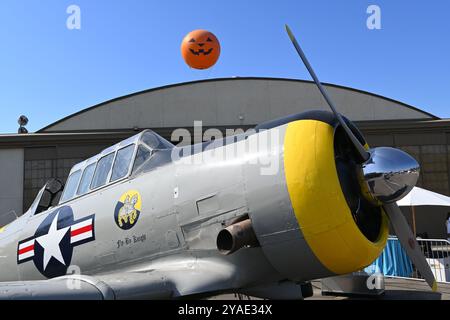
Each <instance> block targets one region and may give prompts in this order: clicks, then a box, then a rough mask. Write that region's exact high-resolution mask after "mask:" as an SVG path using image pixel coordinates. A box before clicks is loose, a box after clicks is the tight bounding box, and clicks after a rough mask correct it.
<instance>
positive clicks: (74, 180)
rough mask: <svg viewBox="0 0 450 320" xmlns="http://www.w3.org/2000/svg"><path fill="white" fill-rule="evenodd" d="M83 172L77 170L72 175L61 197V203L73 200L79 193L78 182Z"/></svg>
mask: <svg viewBox="0 0 450 320" xmlns="http://www.w3.org/2000/svg"><path fill="white" fill-rule="evenodd" d="M80 177H81V170H77V171H75V172H74V173H72V174H71V175H70V176H69V178H68V179H67V183H66V186H65V188H64V191H63V194H62V196H61V200H60V202H65V201H67V200H70V199H72V198H73V197H74V196H75V192H76V191H77V186H78V182H79V181H80Z"/></svg>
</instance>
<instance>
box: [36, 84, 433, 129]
mask: <svg viewBox="0 0 450 320" xmlns="http://www.w3.org/2000/svg"><path fill="white" fill-rule="evenodd" d="M325 86H326V87H327V89H328V91H329V93H330V95H331V96H332V97H333V99H334V101H335V103H336V105H337V106H338V107H339V111H340V112H341V113H342V114H344V115H346V116H348V117H349V118H350V119H352V120H353V121H377V120H400V119H401V120H405V119H435V117H434V116H433V115H430V114H428V113H426V112H424V111H422V110H419V109H416V108H414V107H412V106H409V105H407V104H404V103H402V102H399V101H395V100H392V99H389V98H386V97H382V96H379V95H375V94H372V93H369V92H365V91H361V90H356V89H352V88H347V87H342V86H337V85H332V84H325ZM311 109H322V110H329V107H328V106H327V105H326V102H325V100H324V99H323V97H322V96H321V95H320V92H319V90H318V89H317V87H316V86H315V84H314V83H313V82H311V81H303V80H294V79H276V78H275V79H274V78H231V79H230V78H225V79H211V80H204V81H195V82H187V83H181V84H176V85H169V86H165V87H160V88H155V89H150V90H146V91H142V92H137V93H133V94H130V95H127V96H124V97H119V98H117V99H113V100H110V101H106V102H104V103H100V104H98V105H95V106H92V107H90V108H87V109H85V110H82V111H80V112H78V113H75V114H73V115H70V116H69V117H66V118H64V119H61V120H60V121H57V122H55V123H53V124H50V125H49V126H47V127H45V128H43V129H41V130H40V131H39V132H79V131H90V130H93V131H99V130H119V129H120V130H123V129H132V128H178V127H186V126H192V125H193V122H194V121H196V120H202V121H203V125H204V126H215V127H217V126H246V125H247V126H248V125H255V124H258V123H261V122H265V121H268V120H273V119H276V118H279V117H284V116H287V115H290V114H294V113H299V112H302V111H305V110H311Z"/></svg>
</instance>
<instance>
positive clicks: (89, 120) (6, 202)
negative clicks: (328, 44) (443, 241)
mask: <svg viewBox="0 0 450 320" xmlns="http://www.w3.org/2000/svg"><path fill="white" fill-rule="evenodd" d="M327 87H328V90H329V91H330V93H331V94H332V95H333V98H334V100H335V101H336V103H337V105H338V108H339V110H340V111H342V112H343V113H344V114H345V115H347V116H348V117H349V118H350V119H352V120H354V121H355V120H356V124H357V125H358V127H359V128H360V129H361V131H362V132H363V134H364V135H365V137H366V138H367V140H368V142H369V144H370V145H371V146H374V147H375V146H393V147H398V148H401V149H403V150H405V151H407V152H408V153H410V154H411V155H413V156H414V157H415V158H416V159H417V160H418V161H419V163H420V164H421V167H422V171H421V176H420V179H419V186H422V187H424V188H427V189H430V190H432V191H436V192H439V193H443V194H446V195H450V120H440V119H438V118H436V117H435V116H433V115H431V114H429V113H427V112H424V111H422V110H419V109H417V108H414V107H412V106H409V105H407V104H404V103H402V102H399V101H395V100H392V99H389V98H386V97H381V96H379V95H375V94H372V93H369V92H364V91H360V90H356V89H352V88H346V87H341V86H336V85H331V84H328V85H327ZM312 108H318V109H324V110H328V108H327V107H326V104H325V101H323V99H322V97H321V96H320V93H319V92H318V90H317V88H316V87H315V85H314V84H313V83H311V82H310V81H301V80H292V79H269V78H234V79H212V80H206V81H196V82H190V83H182V84H176V85H170V86H165V87H161V88H155V89H150V90H146V91H142V92H137V93H134V94H131V95H128V96H124V97H119V98H117V99H113V100H110V101H106V102H104V103H100V104H98V105H95V106H93V107H90V108H87V109H84V110H82V111H80V112H78V113H75V114H73V115H70V116H68V117H66V118H64V119H61V120H59V121H57V122H55V123H53V124H50V125H48V126H47V127H45V128H43V129H41V130H39V131H38V133H34V134H33V133H31V134H25V135H0V159H1V160H2V161H4V162H5V163H7V166H6V167H8V166H9V169H7V170H4V171H0V180H1V181H8V182H9V187H8V186H4V185H3V184H2V185H1V186H0V188H3V189H4V190H3V189H1V190H0V215H1V214H2V213H3V212H4V211H5V210H4V208H7V209H6V211H8V210H9V208H14V210H17V212H18V213H22V212H23V210H26V209H27V208H28V206H29V205H30V204H31V202H32V201H33V199H34V197H35V195H36V193H37V192H38V190H39V189H40V188H41V186H42V185H43V184H44V183H45V182H46V181H47V180H48V179H49V178H53V177H56V178H59V179H61V180H63V181H64V180H65V179H66V178H67V175H68V173H69V170H70V168H71V166H72V165H73V164H74V163H77V162H79V161H81V160H83V159H86V158H88V157H90V156H92V155H94V154H96V153H98V152H99V151H100V150H102V149H103V148H106V147H107V146H110V145H112V144H114V143H116V142H118V141H120V140H123V139H125V138H127V137H129V136H131V135H134V134H136V133H137V132H138V131H140V130H142V129H146V128H150V129H153V130H154V131H156V132H157V133H159V134H160V135H162V136H163V137H165V138H166V139H169V140H170V138H171V133H172V131H173V129H175V128H179V127H182V128H186V129H188V130H189V131H191V133H192V132H193V128H192V125H193V121H194V120H203V125H204V126H203V130H206V129H208V128H210V127H214V128H218V129H220V130H222V131H223V132H225V129H227V128H232V129H236V128H242V129H244V130H246V129H248V128H250V127H253V126H255V125H256V124H258V123H260V122H264V121H267V120H272V119H274V118H277V117H282V116H286V115H289V114H294V113H298V112H302V111H304V110H310V109H312ZM174 142H175V141H174ZM12 148H14V149H16V151H10V150H12ZM5 150H7V151H5ZM8 150H9V151H8ZM17 150H23V151H17ZM4 151H5V152H9V153H8V155H14V154H15V156H12V157H10V156H6V153H3V152H4ZM15 152H16V153H15ZM20 154H22V158H20ZM3 155H5V156H3ZM20 163H21V166H22V167H21V169H20V168H18V167H19V166H20V165H19V164H20ZM0 165H1V163H0ZM11 166H12V167H11ZM14 166H16V167H14ZM3 167H5V166H0V170H2V168H3ZM21 170H22V171H21ZM11 172H18V173H19V174H18V175H12V174H11ZM8 188H9V189H8ZM10 190H15V192H11V191H10ZM11 195H16V197H13V198H11ZM2 197H3V198H2ZM2 206H3V207H2ZM22 209H23V210H22ZM404 213H405V216H406V218H407V219H408V220H409V221H410V223H411V218H410V217H411V215H410V213H409V212H408V210H404ZM419 214H420V216H419ZM445 216H446V211H445V209H443V208H440V209H436V208H423V209H420V210H418V211H417V231H418V232H419V233H420V232H423V230H427V231H429V232H430V234H429V236H432V237H439V238H442V237H445V235H444V233H445V229H444V227H443V226H444V219H445ZM0 219H1V218H0ZM0 225H1V221H0Z"/></svg>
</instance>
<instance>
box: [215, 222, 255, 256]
mask: <svg viewBox="0 0 450 320" xmlns="http://www.w3.org/2000/svg"><path fill="white" fill-rule="evenodd" d="M258 246H259V242H258V239H257V238H256V235H255V232H254V231H253V227H252V223H251V221H250V219H246V220H244V221H241V222H237V223H234V224H232V225H230V226H228V227H226V228H225V229H223V230H221V231H220V232H219V234H218V235H217V249H218V250H219V252H220V253H221V254H223V255H228V254H232V253H233V252H236V251H237V250H239V249H240V248H242V247H258Z"/></svg>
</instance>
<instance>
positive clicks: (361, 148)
mask: <svg viewBox="0 0 450 320" xmlns="http://www.w3.org/2000/svg"><path fill="white" fill-rule="evenodd" d="M285 26H286V32H287V33H288V35H289V38H290V39H291V41H292V44H293V45H294V47H295V50H297V53H298V54H299V56H300V58H301V59H302V61H303V63H304V65H305V67H306V69H308V71H309V74H310V75H311V77H312V78H313V79H314V82H315V83H316V85H317V87H318V88H319V91H320V93H322V96H323V97H324V98H325V101H326V102H327V103H328V105H329V106H330V108H331V110H332V111H333V113H334V115H335V117H336V118H337V119H338V121H339V124H340V125H341V126H342V127H343V128H344V130H345V132H346V133H347V135H348V137H349V138H350V140H351V141H352V143H353V145H354V146H355V148H356V150H357V151H358V153H359V155H360V156H361V159H362V160H363V162H364V161H367V160H368V159H369V157H370V154H369V153H368V152H367V151H366V149H365V148H364V146H363V145H362V144H361V143H360V142H359V140H358V139H357V138H356V137H355V135H354V134H353V132H352V131H351V130H350V128H349V127H348V126H347V124H346V123H345V121H344V119H342V117H341V115H340V114H339V113H338V112H337V111H336V108H335V106H334V103H333V101H332V100H331V98H330V97H329V95H328V92H327V91H326V90H325V88H324V87H323V86H322V84H321V83H320V81H319V79H318V78H317V76H316V73H315V72H314V70H313V68H312V67H311V64H310V63H309V61H308V59H307V58H306V56H305V54H304V53H303V50H302V48H300V45H299V44H298V42H297V40H296V39H295V37H294V34H293V33H292V31H291V29H290V28H289V26H288V25H287V24H286V25H285Z"/></svg>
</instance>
